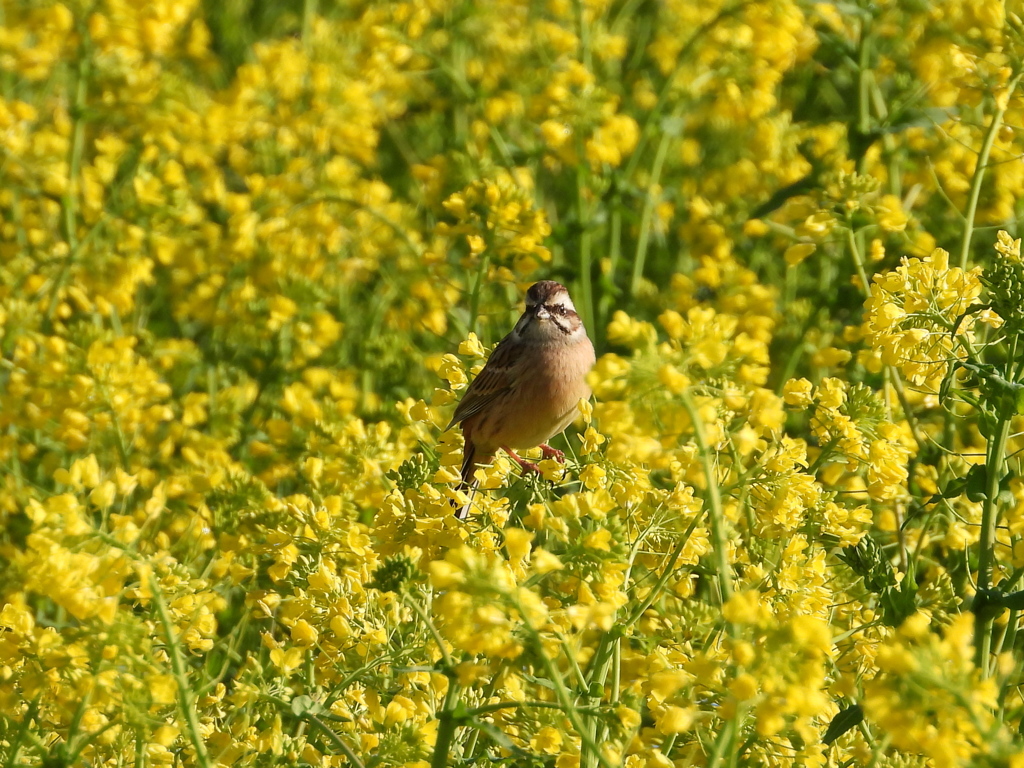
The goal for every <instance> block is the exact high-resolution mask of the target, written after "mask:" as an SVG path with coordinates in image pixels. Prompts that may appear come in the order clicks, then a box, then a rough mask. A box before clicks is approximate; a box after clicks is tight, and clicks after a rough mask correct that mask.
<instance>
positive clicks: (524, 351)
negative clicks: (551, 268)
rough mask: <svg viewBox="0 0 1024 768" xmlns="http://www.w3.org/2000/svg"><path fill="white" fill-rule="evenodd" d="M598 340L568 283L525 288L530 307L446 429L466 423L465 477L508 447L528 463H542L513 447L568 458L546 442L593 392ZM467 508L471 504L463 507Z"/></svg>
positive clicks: (467, 482)
mask: <svg viewBox="0 0 1024 768" xmlns="http://www.w3.org/2000/svg"><path fill="white" fill-rule="evenodd" d="M593 365H594V346H593V344H591V343H590V339H589V338H587V331H586V329H585V328H584V327H583V323H582V321H581V320H580V317H579V315H577V314H576V308H575V307H574V306H573V303H572V299H570V298H569V292H568V291H567V290H566V289H565V286H563V285H561V284H559V283H556V282H555V281H554V280H542V281H541V282H539V283H534V284H533V285H532V286H530V290H528V291H527V292H526V311H525V312H523V315H522V317H520V318H519V321H518V322H517V323H516V325H515V328H513V329H512V331H511V333H509V334H508V336H506V337H505V338H503V339H502V340H501V341H500V342H499V343H498V346H496V347H495V348H494V352H493V353H492V354H491V357H490V359H488V361H487V364H486V365H485V366H484V368H483V370H482V371H480V373H479V375H478V376H477V377H476V378H475V379H473V382H472V383H471V384H470V385H469V388H468V389H467V390H466V394H465V395H463V397H462V400H461V401H460V402H459V405H458V407H457V408H456V409H455V415H454V416H453V417H452V421H451V423H450V424H449V425H448V427H447V429H451V428H452V427H453V426H455V425H456V424H461V425H462V434H463V436H464V437H465V443H466V446H465V451H464V454H463V461H462V482H463V484H464V485H466V486H469V485H470V484H471V483H472V482H473V473H474V472H475V471H476V468H477V467H479V466H482V465H485V464H489V463H490V462H491V461H492V460H493V458H494V453H495V452H496V451H497V450H498V449H499V448H501V449H503V450H504V451H505V452H506V453H507V454H508V455H509V456H511V457H512V458H513V459H514V460H515V461H516V462H518V463H519V464H520V466H522V467H523V469H525V470H533V471H536V469H537V465H536V464H533V463H531V462H528V461H524V460H523V459H521V458H520V457H519V456H518V455H516V453H515V451H514V449H516V448H520V449H521V448H533V447H536V446H540V448H541V450H542V451H543V453H544V457H545V458H549V457H551V456H554V457H556V458H558V459H559V460H562V459H564V458H565V457H564V455H563V454H562V452H561V451H558V450H555V449H554V448H552V447H550V446H549V445H547V441H548V440H550V439H551V438H552V436H554V435H557V434H558V433H559V432H561V431H562V430H564V429H565V428H566V427H567V426H569V424H570V423H571V422H572V421H573V419H575V418H576V414H577V412H578V408H577V406H578V405H579V401H580V400H581V399H583V398H587V397H590V387H588V386H587V382H586V375H587V372H588V371H590V369H591V368H592V367H593ZM468 514H469V505H468V504H467V505H466V506H465V507H463V508H462V509H460V510H459V513H458V516H459V517H460V518H464V517H466V515H468Z"/></svg>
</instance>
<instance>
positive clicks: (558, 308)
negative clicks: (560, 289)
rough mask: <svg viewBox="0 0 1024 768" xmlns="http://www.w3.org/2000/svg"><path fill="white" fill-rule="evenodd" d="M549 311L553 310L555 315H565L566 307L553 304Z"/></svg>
mask: <svg viewBox="0 0 1024 768" xmlns="http://www.w3.org/2000/svg"><path fill="white" fill-rule="evenodd" d="M548 311H549V312H551V313H552V314H553V315H564V314H565V307H563V306H562V305H561V304H551V305H550V306H549V307H548Z"/></svg>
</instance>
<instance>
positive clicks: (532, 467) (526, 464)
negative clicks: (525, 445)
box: [501, 445, 540, 475]
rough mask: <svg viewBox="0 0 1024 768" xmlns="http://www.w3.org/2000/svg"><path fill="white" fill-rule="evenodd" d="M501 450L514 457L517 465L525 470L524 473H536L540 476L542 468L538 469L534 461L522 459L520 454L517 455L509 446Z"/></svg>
mask: <svg viewBox="0 0 1024 768" xmlns="http://www.w3.org/2000/svg"><path fill="white" fill-rule="evenodd" d="M501 448H502V450H504V451H505V453H507V454H508V455H509V456H511V457H512V459H513V460H514V461H515V462H516V464H518V465H519V466H520V467H522V468H523V471H524V472H536V473H537V474H538V475H539V474H540V467H538V466H537V465H536V464H534V463H533V462H532V461H527V460H526V459H524V458H521V457H520V456H519V454H517V453H516V452H515V451H513V450H512V449H511V448H509V447H508V446H504V445H503V446H501Z"/></svg>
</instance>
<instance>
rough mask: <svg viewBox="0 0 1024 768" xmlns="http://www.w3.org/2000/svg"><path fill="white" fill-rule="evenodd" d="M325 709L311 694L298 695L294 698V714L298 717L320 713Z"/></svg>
mask: <svg viewBox="0 0 1024 768" xmlns="http://www.w3.org/2000/svg"><path fill="white" fill-rule="evenodd" d="M323 709H324V708H323V707H322V706H321V705H320V702H318V701H315V700H314V699H313V698H312V697H311V696H296V697H295V698H294V699H292V714H293V715H295V716H296V717H308V716H309V715H319V714H320V713H321V712H323Z"/></svg>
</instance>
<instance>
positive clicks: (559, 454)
mask: <svg viewBox="0 0 1024 768" xmlns="http://www.w3.org/2000/svg"><path fill="white" fill-rule="evenodd" d="M540 453H541V456H542V457H544V458H545V459H554V460H555V461H557V462H558V463H559V464H565V452H564V451H560V450H558V449H557V448H552V447H551V446H550V445H548V444H547V443H541V444H540Z"/></svg>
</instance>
